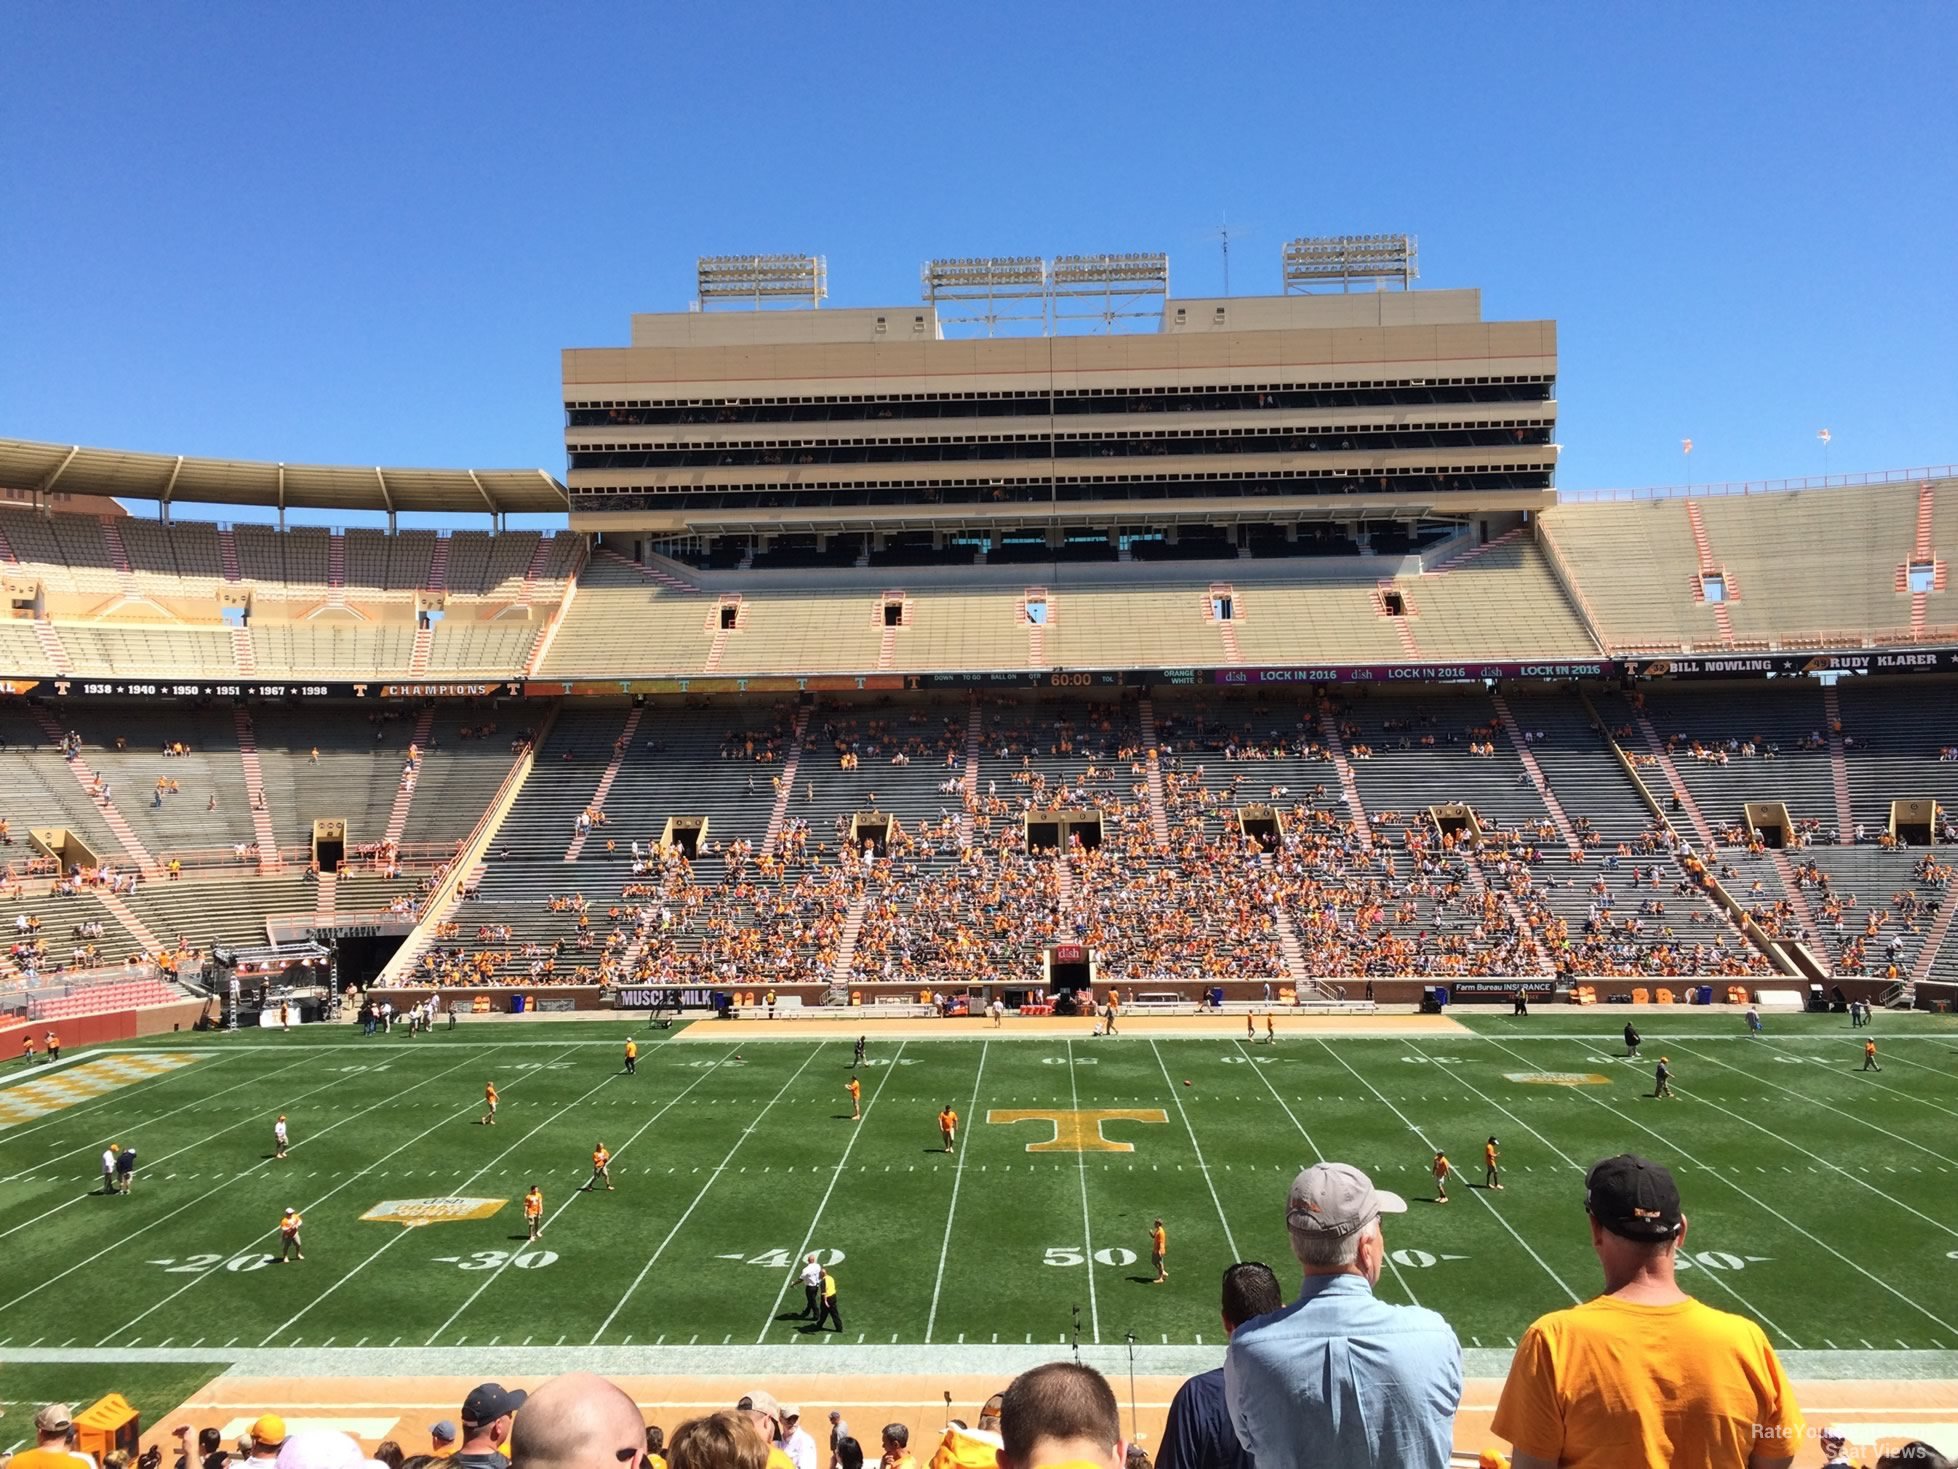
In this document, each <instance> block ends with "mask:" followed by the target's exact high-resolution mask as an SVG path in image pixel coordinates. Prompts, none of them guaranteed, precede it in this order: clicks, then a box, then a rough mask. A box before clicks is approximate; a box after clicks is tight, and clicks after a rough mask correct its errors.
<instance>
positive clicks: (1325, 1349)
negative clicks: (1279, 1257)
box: [1224, 1163, 1462, 1469]
mask: <svg viewBox="0 0 1958 1469" xmlns="http://www.w3.org/2000/svg"><path fill="white" fill-rule="evenodd" d="M1406 1212H1407V1201H1406V1200H1405V1199H1403V1198H1401V1197H1400V1196H1399V1195H1398V1194H1390V1193H1386V1192H1384V1191H1382V1190H1379V1189H1376V1188H1374V1186H1373V1182H1372V1180H1371V1179H1369V1178H1368V1177H1367V1176H1366V1175H1365V1174H1364V1173H1362V1172H1360V1170H1359V1169H1357V1168H1355V1167H1353V1166H1351V1165H1350V1164H1347V1163H1316V1164H1314V1165H1313V1166H1312V1167H1310V1168H1308V1169H1306V1170H1305V1171H1304V1172H1303V1173H1301V1174H1299V1176H1298V1177H1297V1178H1295V1179H1294V1180H1292V1188H1291V1192H1290V1194H1289V1195H1288V1196H1287V1199H1286V1208H1285V1222H1286V1225H1287V1226H1288V1228H1289V1229H1290V1231H1291V1236H1292V1253H1293V1254H1294V1255H1296V1256H1297V1257H1298V1261H1299V1264H1300V1265H1301V1266H1302V1267H1303V1268H1304V1270H1305V1281H1304V1284H1303V1285H1301V1286H1300V1288H1299V1297H1298V1299H1297V1300H1296V1301H1294V1302H1293V1303H1292V1304H1291V1305H1289V1306H1287V1307H1285V1308H1284V1309H1283V1310H1279V1311H1274V1312H1272V1313H1271V1314H1270V1315H1268V1316H1260V1317H1258V1318H1257V1319H1256V1320H1253V1321H1249V1322H1246V1323H1244V1324H1242V1325H1241V1326H1239V1328H1238V1330H1237V1331H1236V1332H1235V1333H1234V1334H1233V1335H1232V1337H1231V1340H1230V1346H1229V1347H1228V1348H1227V1349H1226V1350H1225V1353H1224V1400H1225V1403H1226V1405H1227V1406H1228V1408H1229V1410H1230V1417H1231V1425H1232V1426H1233V1427H1234V1428H1235V1429H1236V1430H1237V1437H1238V1441H1239V1442H1240V1443H1241V1444H1242V1445H1243V1446H1244V1450H1245V1452H1246V1453H1248V1454H1249V1455H1250V1456H1251V1459H1252V1461H1253V1462H1254V1463H1256V1464H1257V1466H1258V1469H1316V1466H1318V1465H1321V1464H1339V1465H1341V1466H1344V1469H1365V1466H1368V1465H1379V1466H1382V1469H1385V1466H1389V1465H1391V1466H1395V1469H1424V1466H1425V1469H1444V1466H1446V1464H1447V1463H1448V1455H1449V1451H1450V1449H1451V1447H1452V1441H1453V1437H1454V1423H1455V1407H1456V1405H1457V1404H1458V1403H1459V1402H1460V1401H1461V1398H1462V1348H1461V1344H1460V1343H1459V1342H1458V1341H1456V1339H1455V1333H1454V1331H1453V1329H1452V1328H1450V1326H1449V1325H1448V1323H1447V1322H1446V1321H1444V1320H1442V1318H1441V1317H1440V1316H1438V1315H1437V1314H1435V1313H1434V1312H1433V1311H1429V1310H1426V1309H1424V1308H1423V1307H1420V1306H1394V1305H1389V1304H1388V1303H1386V1302H1385V1301H1381V1300H1376V1299H1375V1298H1374V1294H1373V1287H1374V1283H1375V1282H1376V1281H1378V1280H1379V1279H1380V1270H1381V1266H1382V1265H1383V1264H1384V1263H1385V1261H1386V1258H1387V1242H1386V1239H1385V1237H1384V1236H1383V1235H1382V1234H1381V1231H1380V1216H1381V1215H1382V1214H1404V1213H1406Z"/></svg>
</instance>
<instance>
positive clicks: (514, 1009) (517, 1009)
mask: <svg viewBox="0 0 1958 1469" xmlns="http://www.w3.org/2000/svg"><path fill="white" fill-rule="evenodd" d="M523 1002H524V997H523V996H522V995H512V996H510V1013H511V1014H512V1015H521V1014H523Z"/></svg>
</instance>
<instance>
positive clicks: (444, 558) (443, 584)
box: [422, 531, 449, 592]
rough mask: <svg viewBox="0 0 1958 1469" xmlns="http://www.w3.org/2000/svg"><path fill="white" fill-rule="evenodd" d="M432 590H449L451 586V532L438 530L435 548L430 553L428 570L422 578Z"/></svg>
mask: <svg viewBox="0 0 1958 1469" xmlns="http://www.w3.org/2000/svg"><path fill="white" fill-rule="evenodd" d="M422 581H423V583H424V585H425V586H426V587H427V589H428V590H429V591H431V592H441V591H447V590H448V586H449V534H448V532H447V531H440V532H437V534H436V537H435V549H434V550H433V551H431V552H429V555H428V572H427V574H426V575H425V576H424V577H423V578H422Z"/></svg>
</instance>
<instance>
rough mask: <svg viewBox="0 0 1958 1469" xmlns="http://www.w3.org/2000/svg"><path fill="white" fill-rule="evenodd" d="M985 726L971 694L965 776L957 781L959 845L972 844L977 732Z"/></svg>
mask: <svg viewBox="0 0 1958 1469" xmlns="http://www.w3.org/2000/svg"><path fill="white" fill-rule="evenodd" d="M984 727H985V717H984V714H983V713H982V711H981V709H980V705H979V696H978V695H977V694H974V695H972V697H971V702H970V704H969V705H968V707H967V710H966V716H965V778H964V779H963V780H962V781H960V782H959V787H960V790H961V791H962V792H963V795H964V807H965V809H964V811H963V812H962V813H961V814H960V816H959V845H960V846H962V847H969V846H971V845H972V808H973V805H974V804H975V803H976V802H977V801H978V799H979V734H980V731H981V730H982V729H983V728H984Z"/></svg>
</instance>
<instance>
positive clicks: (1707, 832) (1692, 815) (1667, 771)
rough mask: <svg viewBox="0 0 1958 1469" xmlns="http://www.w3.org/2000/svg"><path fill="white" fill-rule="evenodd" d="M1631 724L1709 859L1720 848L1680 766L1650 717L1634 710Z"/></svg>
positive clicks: (1641, 711)
mask: <svg viewBox="0 0 1958 1469" xmlns="http://www.w3.org/2000/svg"><path fill="white" fill-rule="evenodd" d="M1632 724H1633V725H1634V727H1636V728H1637V730H1638V732H1639V737H1640V738H1641V739H1643V740H1644V741H1645V748H1646V752H1647V753H1648V754H1650V755H1653V756H1655V757H1656V758H1657V759H1658V762H1659V773H1660V774H1661V775H1663V776H1665V778H1666V785H1667V786H1668V787H1669V788H1670V789H1671V791H1672V794H1673V799H1674V800H1676V801H1677V802H1679V809H1680V811H1681V812H1683V813H1684V814H1685V817H1686V819H1687V820H1688V821H1690V822H1691V823H1692V824H1693V835H1694V836H1696V837H1697V838H1698V839H1699V842H1700V848H1701V850H1702V851H1704V852H1706V853H1707V855H1708V858H1709V860H1710V859H1711V857H1712V854H1713V853H1714V852H1716V851H1717V850H1719V846H1720V844H1719V843H1718V842H1717V841H1715V840H1714V836H1713V828H1712V827H1711V826H1709V825H1707V820H1706V817H1705V816H1703V815H1701V814H1700V807H1699V803H1698V802H1697V801H1695V800H1694V799H1693V793H1692V792H1691V791H1689V790H1688V789H1686V782H1685V781H1684V780H1682V779H1680V776H1679V767H1678V766H1677V765H1675V764H1673V760H1672V756H1671V755H1670V754H1669V753H1668V752H1667V750H1666V744H1665V741H1664V740H1662V739H1660V738H1659V731H1658V730H1656V729H1655V728H1653V726H1652V720H1651V717H1650V716H1649V715H1647V714H1646V713H1645V712H1644V711H1643V710H1634V711H1633V714H1632Z"/></svg>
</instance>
